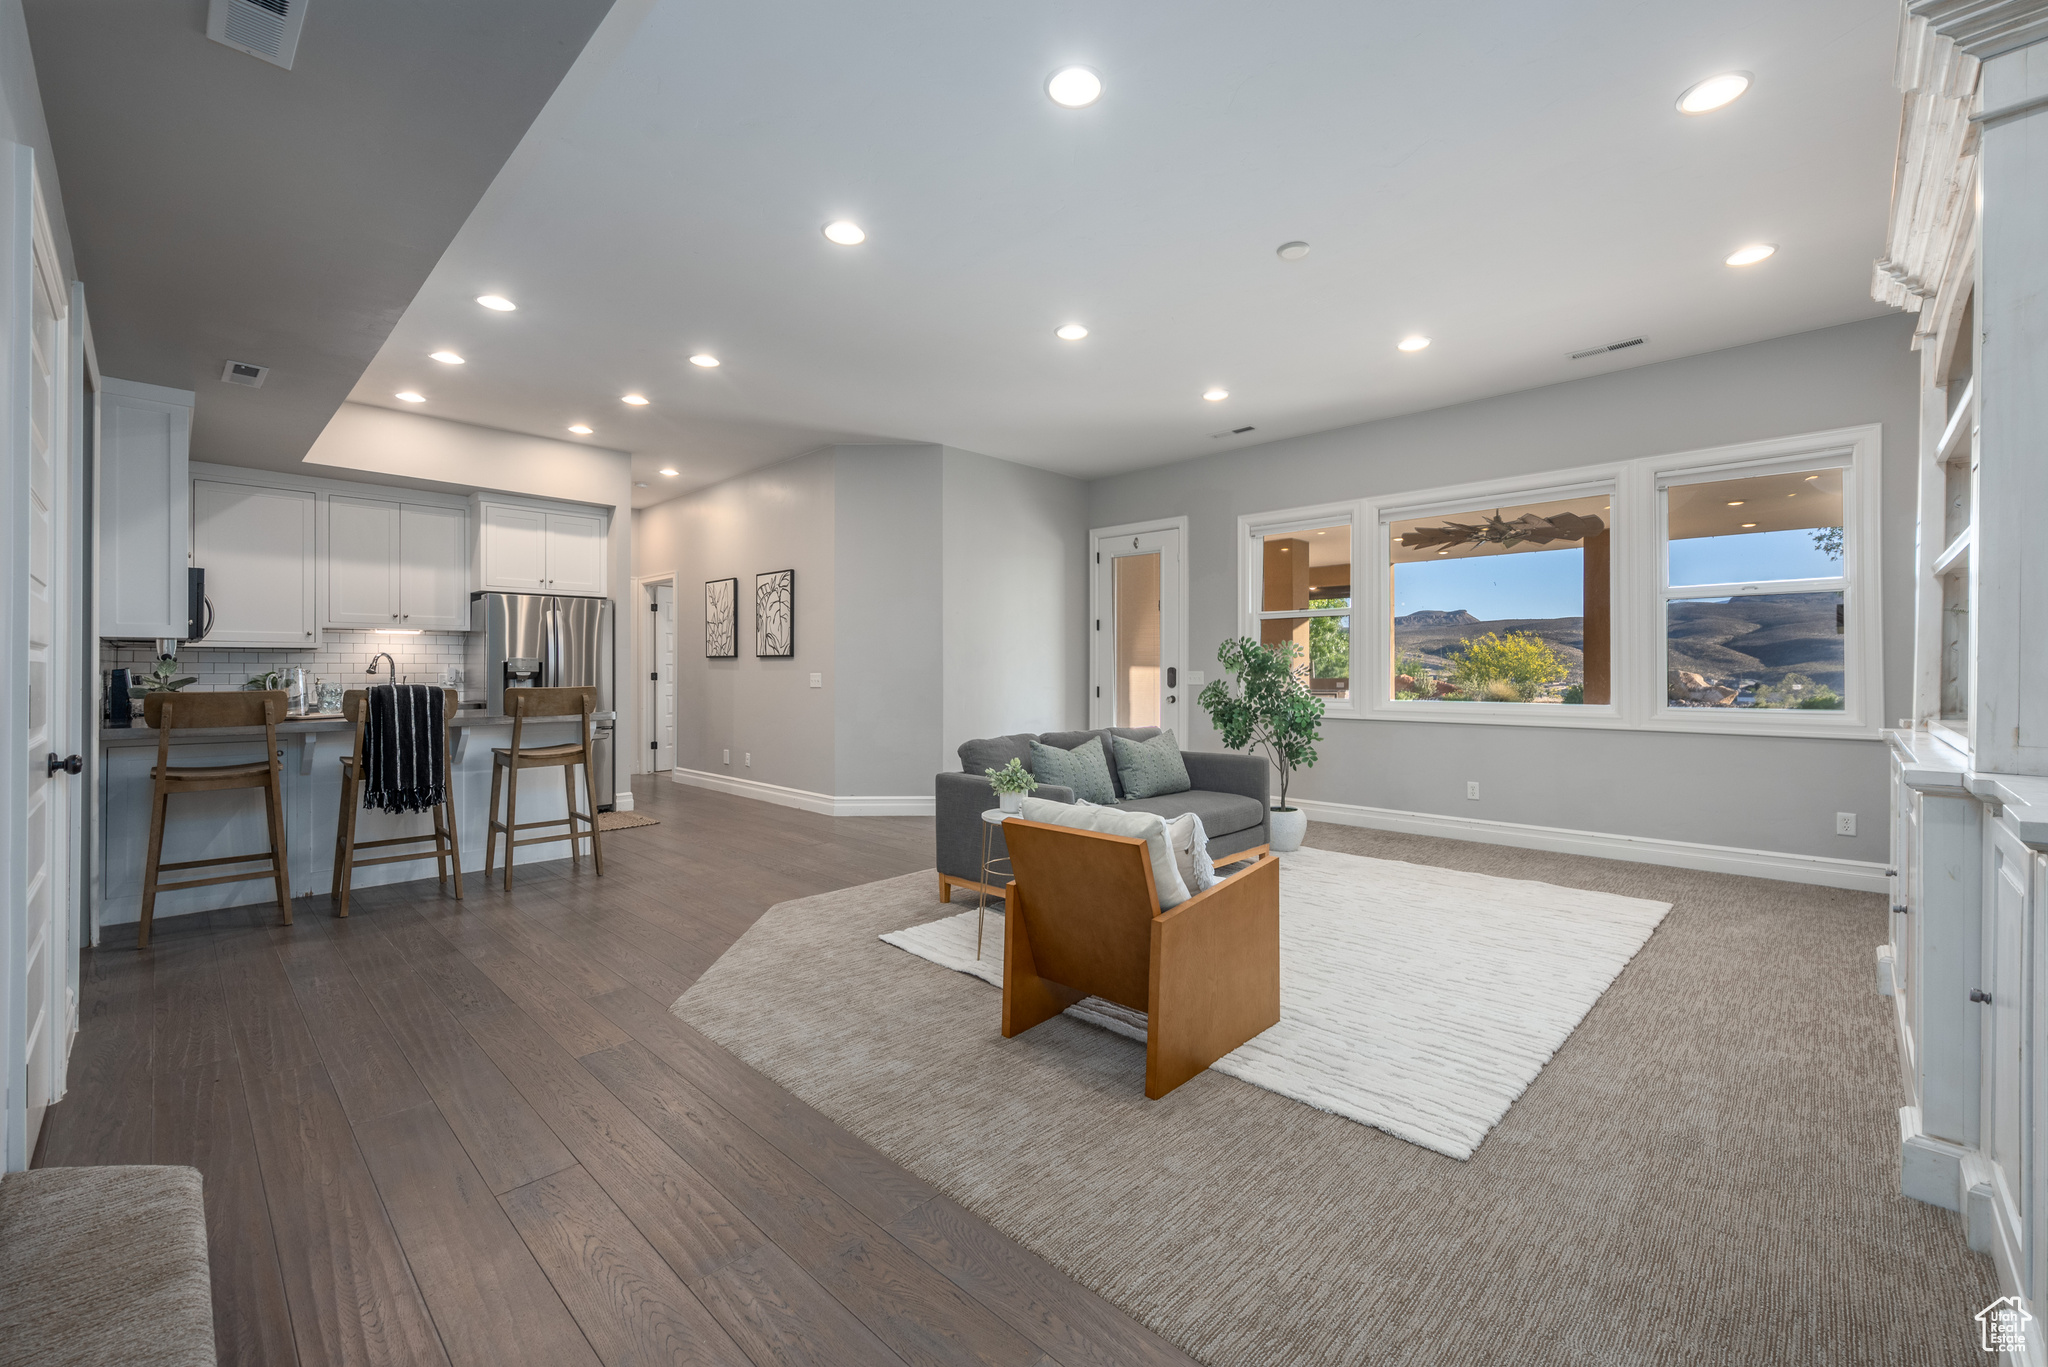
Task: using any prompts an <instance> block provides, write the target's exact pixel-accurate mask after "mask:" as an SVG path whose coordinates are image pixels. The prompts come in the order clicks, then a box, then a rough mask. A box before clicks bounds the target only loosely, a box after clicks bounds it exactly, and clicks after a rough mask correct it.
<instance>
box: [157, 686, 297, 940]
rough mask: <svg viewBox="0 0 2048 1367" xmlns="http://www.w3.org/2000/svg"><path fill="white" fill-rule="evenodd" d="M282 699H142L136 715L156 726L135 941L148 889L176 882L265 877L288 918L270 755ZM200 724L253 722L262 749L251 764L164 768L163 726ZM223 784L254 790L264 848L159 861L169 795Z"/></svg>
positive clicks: (280, 807)
mask: <svg viewBox="0 0 2048 1367" xmlns="http://www.w3.org/2000/svg"><path fill="white" fill-rule="evenodd" d="M284 710H285V697H284V692H283V690H281V689H274V690H269V691H266V692H261V693H241V692H237V693H152V694H150V695H149V696H148V697H146V698H144V699H143V700H142V719H143V721H144V722H145V723H147V724H148V725H149V726H152V727H154V728H155V729H156V733H157V735H156V767H155V768H154V769H151V770H150V771H149V777H150V779H151V780H152V783H153V789H152V792H151V795H150V804H149V863H148V866H147V868H146V869H145V871H144V874H143V880H142V925H141V929H140V933H139V934H138V935H137V936H136V940H135V947H136V948H137V949H147V948H148V947H149V926H150V922H151V921H152V920H154V919H155V917H156V895H157V894H158V893H159V892H170V891H174V890H175V889H178V888H204V887H211V886H213V885H214V884H216V883H241V882H246V881H248V880H249V879H252V878H268V879H270V880H271V882H272V883H274V884H275V885H276V887H277V904H278V906H280V907H282V908H283V909H284V923H285V924H286V925H290V924H291V923H292V880H291V871H290V869H289V868H287V867H286V865H287V862H288V859H289V856H288V855H287V853H286V852H285V843H284V769H283V766H282V765H280V764H279V763H278V758H277V724H278V723H279V722H281V721H283V720H284ZM202 726H260V727H262V728H263V740H264V755H263V759H262V761H261V762H259V763H255V764H209V765H187V766H185V767H182V768H173V767H172V766H171V732H173V731H188V730H192V729H195V728H198V727H202ZM223 788H261V789H262V790H263V807H264V815H265V817H266V818H267V821H268V825H269V828H270V848H269V849H268V850H267V851H265V852H264V853H262V854H233V855H228V856H227V857H225V858H222V859H183V860H179V861H178V862H176V863H172V864H166V863H164V862H163V854H164V811H165V808H166V807H167V806H168V804H169V803H170V800H171V795H172V794H173V793H211V792H218V791H219V790H221V789H223ZM259 861H260V862H265V863H268V864H269V865H270V867H269V868H267V869H257V870H255V871H254V872H252V873H223V874H220V875H218V876H216V877H213V878H188V879H186V880H185V881H183V882H180V883H165V882H160V881H159V879H160V878H161V876H162V875H163V874H164V873H166V872H169V871H171V870H173V869H200V868H209V867H213V866H215V865H219V864H254V863H257V862H259Z"/></svg>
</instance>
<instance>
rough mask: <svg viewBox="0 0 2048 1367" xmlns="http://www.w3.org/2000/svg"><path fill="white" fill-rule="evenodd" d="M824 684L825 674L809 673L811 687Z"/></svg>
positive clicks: (819, 686)
mask: <svg viewBox="0 0 2048 1367" xmlns="http://www.w3.org/2000/svg"><path fill="white" fill-rule="evenodd" d="M824 686H825V676H824V675H823V674H813V675H811V687H813V688H823V687H824Z"/></svg>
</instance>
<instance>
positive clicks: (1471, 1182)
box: [675, 826, 1998, 1367]
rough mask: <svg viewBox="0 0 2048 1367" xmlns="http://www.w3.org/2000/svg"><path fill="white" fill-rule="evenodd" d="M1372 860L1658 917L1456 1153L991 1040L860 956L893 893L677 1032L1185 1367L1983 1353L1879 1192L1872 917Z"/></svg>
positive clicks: (703, 1006)
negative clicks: (1020, 1252)
mask: <svg viewBox="0 0 2048 1367" xmlns="http://www.w3.org/2000/svg"><path fill="white" fill-rule="evenodd" d="M1312 831H1313V833H1312V835H1311V837H1310V838H1311V842H1312V843H1314V844H1317V845H1321V846H1324V847H1331V848H1338V849H1344V850H1348V851H1351V852H1355V853H1359V854H1366V855H1370V856H1373V857H1377V858H1384V859H1401V860H1406V861H1409V862H1411V863H1432V864H1440V865H1443V866H1446V867H1454V868H1459V869H1466V870H1470V871H1474V872H1480V873H1488V874H1493V875H1496V876H1501V877H1509V878H1524V879H1532V880H1537V881H1541V882H1548V883H1553V884H1557V885H1559V886H1564V887H1578V888H1587V889H1594V890H1598V891H1605V892H1614V893H1620V894H1623V895H1625V896H1631V897H1642V898H1648V899H1652V900H1656V901H1666V902H1670V903H1672V904H1673V907H1674V909H1673V911H1672V912H1671V914H1670V915H1669V916H1668V917H1667V918H1666V919H1665V921H1664V923H1663V925H1662V926H1661V927H1660V928H1659V930H1658V931H1657V933H1656V934H1655V935H1654V936H1653V937H1652V938H1651V939H1650V941H1649V943H1648V944H1646V945H1645V946H1644V947H1643V949H1642V951H1641V952H1640V953H1638V954H1637V955H1636V956H1635V958H1634V959H1633V960H1632V961H1631V962H1630V964H1629V966H1628V967H1627V968H1626V969H1624V970H1623V971H1622V973H1621V975H1620V976H1619V977H1618V978H1616V979H1615V981H1614V984H1613V985H1612V986H1611V987H1610V988H1608V990H1607V991H1606V993H1605V994H1604V995H1603V996H1602V997H1601V998H1600V1000H1599V1002H1598V1003H1597V1004H1596V1005H1595V1006H1594V1007H1593V1009H1592V1010H1591V1011H1590V1012H1589V1013H1588V1014H1587V1016H1586V1018H1585V1020H1584V1021H1583V1022H1581V1023H1580V1025H1579V1027H1578V1028H1577V1029H1576V1030H1575V1031H1574V1032H1573V1033H1572V1034H1571V1036H1570V1038H1569V1039H1567V1040H1566V1042H1565V1044H1564V1046H1563V1048H1561V1049H1560V1050H1559V1051H1558V1053H1557V1055H1556V1056H1555V1057H1554V1058H1553V1059H1552V1060H1551V1061H1550V1063H1549V1065H1548V1066H1547V1067H1545V1068H1544V1069H1543V1071H1542V1072H1541V1073H1540V1074H1539V1075H1538V1076H1537V1078H1536V1080H1535V1081H1534V1082H1533V1083H1532V1084H1530V1086H1529V1088H1528V1090H1527V1091H1526V1092H1524V1093H1523V1094H1522V1096H1521V1098H1520V1099H1519V1100H1518V1101H1516V1103H1515V1104H1514V1106H1513V1107H1511V1108H1510V1109H1509V1111H1508V1112H1507V1114H1506V1116H1505V1117H1504V1118H1503V1119H1502V1120H1501V1122H1500V1123H1499V1125H1497V1126H1496V1127H1495V1128H1494V1130H1493V1132H1492V1133H1491V1134H1490V1135H1489V1136H1488V1137H1487V1139H1486V1141H1485V1143H1483V1144H1481V1145H1480V1146H1479V1148H1478V1150H1477V1151H1476V1152H1475V1153H1474V1154H1473V1156H1472V1157H1471V1158H1470V1159H1469V1160H1466V1161H1464V1162H1459V1161H1457V1160H1455V1159H1451V1158H1447V1157H1445V1156H1444V1155H1442V1154H1438V1153H1433V1152H1431V1151H1429V1150H1428V1149H1424V1148H1420V1147H1418V1146H1416V1145H1414V1144H1410V1143H1406V1142H1404V1141H1402V1140H1400V1139H1396V1138H1394V1137H1393V1136H1391V1135H1388V1134H1385V1133H1383V1132H1381V1131H1378V1130H1375V1129H1371V1128H1368V1127H1366V1126H1363V1125H1358V1124H1355V1123H1353V1122H1351V1121H1349V1120H1344V1119H1341V1118H1339V1117H1336V1116H1333V1115H1329V1114H1326V1113H1324V1112H1321V1111H1317V1110H1314V1109H1312V1108H1310V1107H1308V1106H1304V1105H1301V1104H1299V1103H1297V1102H1294V1101H1290V1100H1288V1099H1287V1098H1285V1097H1281V1096H1277V1095H1274V1094H1273V1093H1270V1092H1266V1091H1262V1090H1260V1089H1259V1088H1256V1087H1253V1086H1250V1085H1249V1084H1246V1083H1243V1082H1240V1081H1238V1080H1236V1079H1234V1078H1229V1077H1225V1076H1222V1075H1221V1074H1219V1073H1215V1072H1210V1073H1207V1074H1204V1075H1203V1076H1202V1077H1199V1078H1197V1079H1195V1080H1194V1081H1193V1082H1190V1083H1189V1084H1187V1085H1186V1086H1184V1087H1182V1088H1180V1089H1179V1090H1178V1091H1176V1092H1175V1093H1174V1094H1173V1095H1172V1096H1170V1097H1167V1098H1165V1099H1164V1100H1162V1101H1157V1102H1148V1101H1146V1100H1145V1098H1144V1091H1143V1085H1144V1052H1143V1048H1142V1047H1141V1046H1140V1045H1138V1044H1136V1043H1134V1042H1133V1041H1131V1040H1128V1039H1125V1038H1122V1037H1120V1036H1118V1035H1114V1034H1110V1033H1108V1032H1105V1031H1102V1030H1097V1029H1094V1028H1091V1027H1089V1026H1086V1025H1082V1024H1080V1023H1078V1022H1075V1021H1071V1020H1067V1019H1057V1020H1053V1021H1050V1022H1048V1023H1047V1024H1045V1025H1043V1026H1041V1027H1039V1028H1038V1029H1037V1030H1034V1031H1032V1032H1030V1033H1029V1034H1026V1035H1023V1036H1020V1037H1019V1038H1017V1039H1014V1040H1005V1039H1003V1038H1002V1037H1001V1033H1000V1030H999V1028H998V1017H997V1003H996V999H995V997H994V995H993V994H992V993H991V992H990V991H989V989H988V987H987V986H986V985H985V984H983V983H981V982H978V981H975V980H973V979H971V978H968V977H966V976H965V975H962V974H958V973H952V972H948V971H945V970H943V969H939V968H937V967H935V966H934V965H932V964H930V963H927V962H925V961H923V960H920V959H917V958H915V957H913V956H911V955H908V954H904V953H902V952H901V951H899V950H897V949H895V948H893V947H891V946H889V945H885V944H883V943H881V942H880V941H879V940H878V939H877V938H876V937H877V936H879V935H881V934H884V933H887V932H890V931H895V930H900V929H903V928H905V927H907V926H911V925H915V924H919V923H921V922H926V921H929V920H931V919H932V918H933V915H934V913H935V911H937V909H938V903H937V900H936V898H935V897H934V895H933V890H934V884H935V882H936V879H935V876H934V875H933V874H930V873H924V874H915V875H911V876H908V877H904V878H897V879H891V880H888V881H886V882H881V883H873V884H868V885H866V886H864V887H857V888H849V889H846V890H844V891H841V892H836V893H828V894H826V895H824V896H820V897H813V898H807V899H805V900H803V901H799V902H790V903H785V904H783V905H781V906H778V907H776V908H774V909H772V910H771V911H769V912H768V913H767V914H766V915H765V916H763V917H762V918H761V920H760V921H759V922H757V923H756V924H755V925H754V927H753V928H752V929H751V930H749V931H748V932H747V933H746V934H745V935H744V936H742V937H741V938H740V940H739V941H738V942H737V943H736V944H735V945H734V946H733V947H732V949H731V950H729V951H728V952H727V953H726V955H725V956H724V957H723V958H722V959H720V960H719V962H718V963H717V964H715V965H713V966H712V968H711V969H710V970H709V971H707V972H706V973H705V974H704V976H703V978H701V979H700V980H699V981H698V983H697V984H696V985H695V986H693V987H692V988H691V989H690V991H689V992H688V993H686V994H684V996H683V997H682V998H681V999H680V1000H679V1001H678V1002H677V1003H676V1006H675V1011H676V1014H677V1015H678V1016H680V1017H681V1018H682V1019H684V1020H686V1021H688V1022H689V1023H691V1024H692V1025H694V1026H696V1027H697V1028H699V1029H701V1030H703V1031H705V1032H706V1033H707V1034H709V1035H710V1036H712V1037H713V1038H714V1039H717V1040H719V1041H720V1042H721V1043H723V1044H724V1045H725V1046H726V1047H727V1048H729V1049H731V1050H732V1051H733V1052H734V1053H735V1054H737V1055H738V1056H739V1057H740V1058H741V1059H743V1060H745V1061H746V1062H747V1063H748V1064H750V1065H751V1066H753V1067H754V1068H756V1069H758V1070H760V1071H761V1072H763V1073H765V1074H766V1075H767V1076H769V1077H771V1078H774V1079H775V1080H776V1081H777V1082H779V1083H781V1084H782V1085H783V1086H785V1087H787V1088H789V1089H790V1090H791V1091H792V1092H794V1093H796V1094H797V1095H798V1096H800V1097H802V1098H803V1099H804V1100H805V1101H807V1102H809V1103H810V1104H812V1105H814V1106H816V1107H817V1108H818V1109H819V1110H821V1111H823V1112H825V1113H826V1114H827V1115H829V1116H831V1117H832V1118H833V1119H835V1120H837V1121H839V1122H840V1123H841V1124H843V1125H845V1126H846V1127H847V1128H849V1129H851V1130H852V1131H854V1132H855V1133H856V1134H858V1135H860V1136H861V1137H862V1138H864V1139H866V1140H867V1141H868V1142H870V1143H872V1144H874V1145H875V1146H876V1147H877V1148H879V1149H880V1150H882V1151H883V1152H884V1153H887V1154H888V1155H889V1156H890V1157H892V1158H894V1159H895V1160H896V1161H897V1162H899V1163H902V1164H903V1165H904V1166H905V1167H906V1168H908V1169H910V1170H911V1171H912V1172H914V1173H916V1174H917V1175H918V1176H920V1177H922V1178H924V1179H925V1180H926V1181H929V1182H931V1183H932V1184H933V1185H935V1186H937V1187H938V1188H940V1189H941V1190H943V1191H945V1192H946V1193H947V1194H948V1195H950V1196H952V1197H954V1198H955V1199H956V1200H958V1201H960V1202H961V1203H962V1204H964V1205H966V1206H967V1207H968V1208H970V1209H972V1210H973V1211H975V1212H976V1213H977V1214H979V1215H981V1216H982V1217H983V1218H985V1219H987V1220H989V1221H990V1222H991V1223H992V1224H994V1225H996V1226H997V1227H998V1228H999V1229H1001V1230H1003V1231H1004V1232H1005V1233H1007V1234H1009V1235H1010V1236H1011V1237H1013V1238H1015V1239H1017V1240H1019V1241H1020V1242H1022V1243H1024V1244H1026V1245H1027V1246H1029V1247H1030V1248H1032V1249H1033V1250H1035V1251H1036V1252H1038V1253H1039V1254H1040V1255H1042V1256H1043V1257H1045V1258H1046V1259H1047V1260H1049V1261H1050V1262H1052V1263H1054V1264H1055V1265H1057V1266H1058V1267H1060V1268H1061V1269H1062V1270H1064V1271H1065V1272H1066V1273H1068V1274H1069V1275H1070V1276H1072V1277H1074V1278H1075V1279H1076V1280H1078V1281H1080V1282H1082V1283H1083V1284H1085V1285H1087V1286H1089V1287H1091V1288H1093V1289H1094V1290H1096V1291H1098V1292H1100V1293H1101V1294H1102V1295H1104V1296H1105V1297H1107V1298H1108V1299H1110V1300H1111V1301H1113V1302H1115V1303H1116V1304H1117V1305H1119V1306H1121V1307H1123V1308H1124V1309H1125V1310H1126V1311H1127V1312H1129V1313H1130V1314H1131V1315H1133V1316H1134V1317H1135V1318H1137V1319H1139V1320H1141V1321H1142V1322H1144V1323H1145V1324H1147V1325H1149V1326H1150V1327H1151V1328H1153V1329H1154V1330H1156V1331H1158V1332H1159V1333H1161V1334H1163V1335H1164V1336H1165V1337H1167V1338H1169V1339H1171V1340H1173V1341H1174V1342H1175V1343H1178V1344H1180V1345H1181V1346H1182V1347H1184V1348H1186V1349H1187V1350H1188V1351H1189V1352H1191V1353H1193V1354H1194V1355H1195V1356H1196V1357H1198V1358H1201V1359H1202V1360H1203V1361H1205V1362H1209V1363H1214V1364H1218V1367H1223V1365H1225V1364H1228V1365H1229V1367H1238V1364H1245V1365H1246V1367H1249V1365H1250V1364H1261V1365H1263V1364H1354V1363H1355V1364H1364V1363H1373V1364H1381V1363H1389V1364H1417V1365H1418V1367H1419V1365H1420V1364H1430V1365H1431V1367H1437V1365H1439V1364H1452V1363H1456V1364H1463V1363H1474V1364H1477V1363H1487V1364H1496V1363H1514V1364H1523V1363H1527V1364H1566V1363H1570V1364H1594V1363H1599V1364H1613V1363H1624V1364H1635V1363H1674V1364H1676V1363H1686V1364H1693V1363H1704V1364H1713V1365H1714V1367H1752V1365H1754V1364H1780V1363H1782V1364H1800V1367H1809V1365H1810V1364H1841V1365H1842V1367H1862V1365H1863V1364H1878V1363H1885V1364H1889V1363H1901V1364H1920V1363H1957V1364H1963V1363H1977V1362H1980V1361H1982V1360H1983V1358H1982V1355H1981V1354H1980V1353H1979V1352H1978V1351H1977V1349H1976V1346H1975V1334H1974V1325H1973V1323H1972V1321H1971V1318H1970V1317H1971V1315H1972V1314H1973V1313H1974V1312H1975V1311H1977V1310H1978V1309H1980V1308H1982V1307H1983V1306H1984V1305H1985V1304H1986V1303H1988V1302H1989V1301H1990V1300H1991V1299H1992V1298H1993V1297H1995V1296H1996V1295H1997V1294H1998V1291H1997V1286H1996V1278H1995V1275H1994V1274H1993V1272H1992V1270H1991V1267H1990V1264H1989V1262H1988V1261H1987V1260H1985V1259H1983V1258H1980V1257H1978V1256H1977V1255H1975V1254H1972V1253H1970V1252H1969V1250H1968V1249H1967V1248H1966V1247H1965V1244H1964V1240H1963V1231H1962V1227H1961V1223H1960V1221H1959V1220H1958V1218H1957V1217H1956V1216H1954V1215H1952V1214H1950V1213H1948V1212H1946V1211H1941V1210H1936V1209H1934V1208H1933V1207H1930V1206H1925V1205H1921V1204H1919V1203H1917V1202H1913V1201H1908V1200H1905V1199H1904V1198H1902V1197H1900V1196H1899V1195H1898V1194H1897V1193H1898V1172H1897V1167H1898V1158H1897V1146H1898V1122H1897V1115H1896V1107H1897V1105H1898V1066H1897V1062H1896V1058H1895V1051H1894V1046H1893V1043H1892V1037H1891V1034H1890V1024H1889V1020H1888V1012H1889V1009H1890V1003H1889V1002H1888V1001H1886V1000H1885V999H1884V998H1881V997H1879V996H1877V995H1876V993H1875V991H1874V990H1873V985H1872V978H1873V968H1872V947H1873V946H1874V945H1876V944H1877V943H1878V942H1879V940H1881V939H1882V938H1883V935H1884V931H1885V926H1884V916H1885V913H1884V908H1883V903H1882V901H1881V899H1880V898H1878V897H1876V896H1873V895H1870V894H1861V893H1849V892H1841V891H1836V890H1833V889H1825V888H1807V887H1801V886H1798V885H1794V884H1788V883H1775V882H1769V881H1765V880H1761V879H1746V878H1733V877H1727V876H1723V875H1717V874H1704V873H1693V872H1689V871H1685V870H1677V869H1666V868H1659V867H1656V866H1652V865H1639V864H1623V863H1617V862H1612V861H1605V860H1591V859H1583V858H1578V857H1575V856H1568V855H1548V854H1541V853H1536V852H1530V851H1523V850H1513V849H1506V848H1501V847H1496V846H1485V845H1468V844H1464V843H1462V842H1454V841H1440V840H1429V839H1424V838H1420V837H1409V836H1396V835H1387V834H1382V833H1378V832H1368V831H1355V830H1345V829H1342V828H1333V827H1324V826H1316V827H1314V828H1312Z"/></svg>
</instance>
